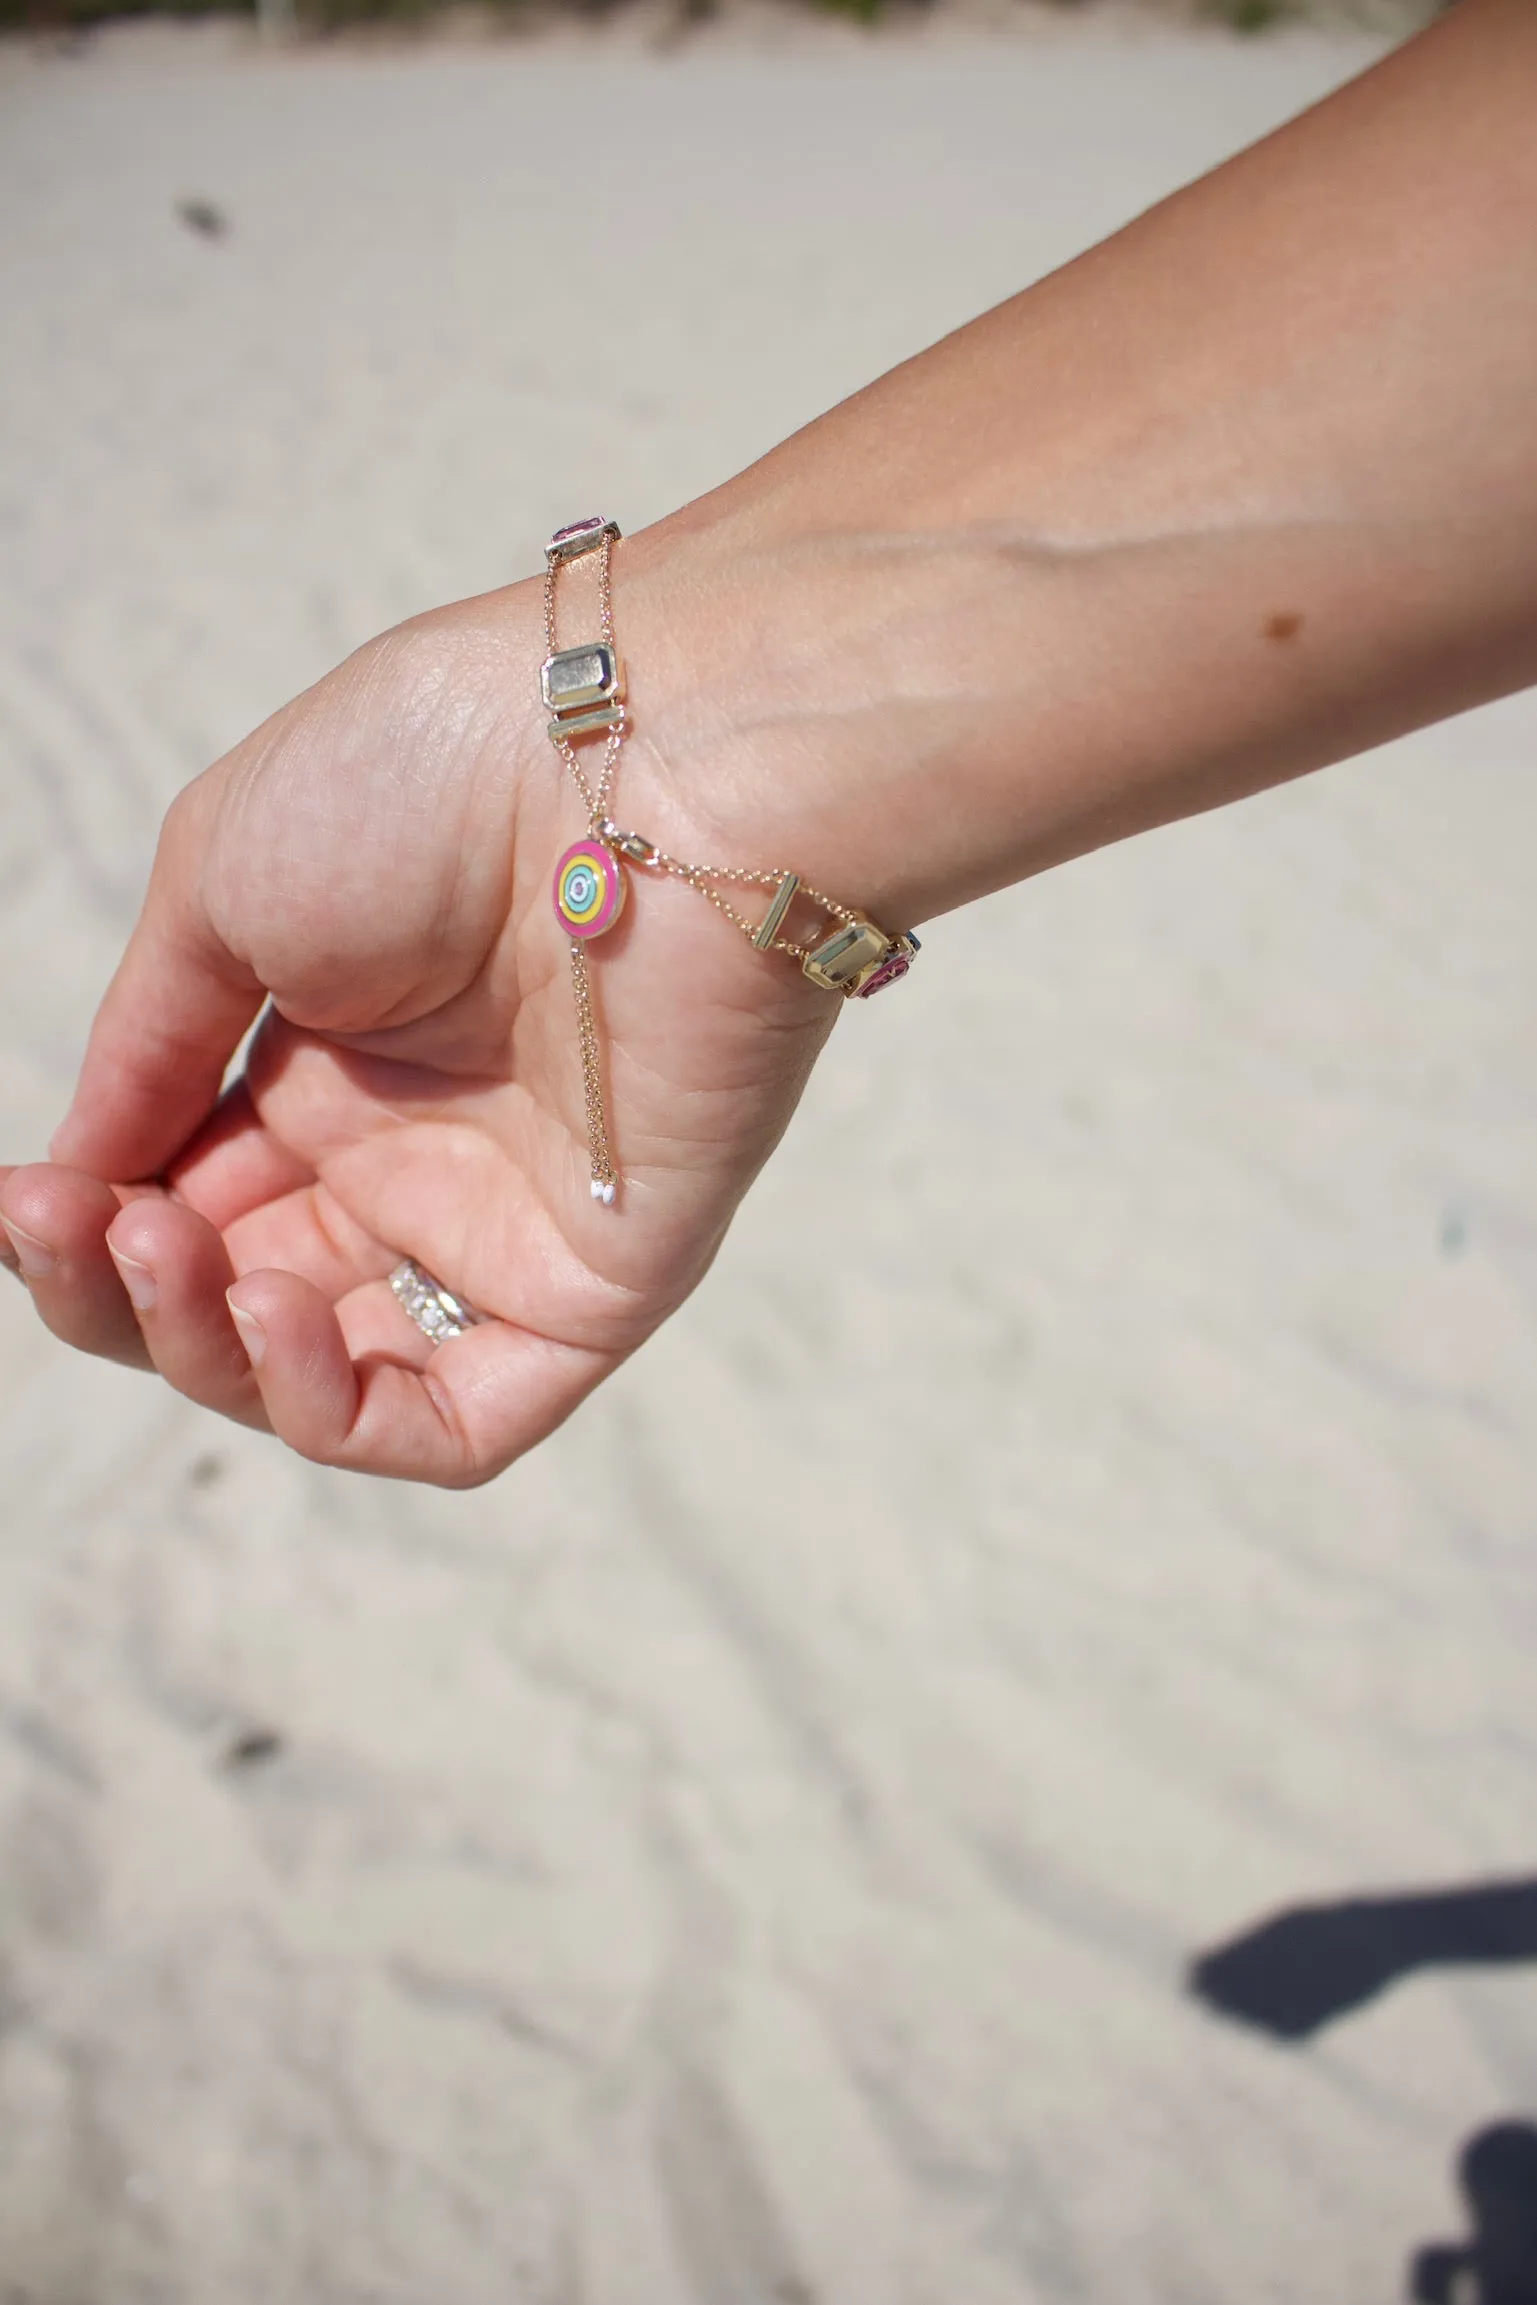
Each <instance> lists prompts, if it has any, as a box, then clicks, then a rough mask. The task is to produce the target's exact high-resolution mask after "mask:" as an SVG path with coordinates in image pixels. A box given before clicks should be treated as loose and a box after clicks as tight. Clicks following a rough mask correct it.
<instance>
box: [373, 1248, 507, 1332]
mask: <svg viewBox="0 0 1537 2305" xmlns="http://www.w3.org/2000/svg"><path fill="white" fill-rule="evenodd" d="M390 1287H391V1288H392V1289H393V1290H394V1292H395V1297H396V1301H397V1302H398V1304H399V1305H400V1306H401V1309H402V1310H403V1311H405V1312H408V1313H409V1314H410V1316H411V1318H412V1320H414V1321H415V1323H416V1325H417V1327H418V1328H419V1329H420V1330H421V1332H422V1335H423V1336H424V1337H430V1338H431V1339H432V1341H433V1343H434V1344H435V1345H441V1344H444V1343H446V1342H447V1340H448V1338H449V1337H462V1336H463V1335H464V1333H465V1331H466V1330H467V1329H472V1328H474V1327H475V1326H476V1325H477V1323H478V1322H480V1321H483V1320H484V1319H485V1317H486V1316H485V1314H484V1313H478V1312H477V1311H476V1310H475V1307H474V1306H473V1305H467V1304H466V1303H465V1301H464V1299H463V1297H456V1296H455V1295H454V1293H453V1290H452V1289H446V1288H445V1287H444V1286H443V1283H442V1282H441V1281H437V1280H434V1279H433V1277H432V1275H431V1273H430V1272H428V1270H427V1268H426V1266H425V1265H419V1264H417V1262H416V1261H415V1259H414V1258H413V1257H403V1258H402V1259H401V1261H400V1263H399V1264H398V1265H397V1266H396V1267H395V1270H394V1271H393V1272H392V1273H391V1275H390Z"/></svg>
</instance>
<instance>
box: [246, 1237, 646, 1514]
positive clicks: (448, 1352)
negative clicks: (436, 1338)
mask: <svg viewBox="0 0 1537 2305" xmlns="http://www.w3.org/2000/svg"><path fill="white" fill-rule="evenodd" d="M364 1300H366V1302H365V1301H364ZM229 1301H230V1306H231V1309H232V1311H233V1312H234V1314H235V1319H236V1325H237V1327H238V1328H239V1330H240V1332H241V1335H242V1337H243V1338H244V1340H245V1343H246V1347H247V1350H248V1351H249V1353H250V1355H251V1359H252V1365H253V1366H254V1368H255V1371H256V1380H257V1383H258V1384H259V1385H260V1387H261V1393H262V1399H263V1401H264V1402H265V1404H266V1410H267V1415H268V1418H269V1420H270V1422H271V1425H272V1429H273V1431H274V1432H275V1433H277V1434H278V1435H279V1436H280V1437H281V1438H282V1439H283V1440H285V1441H287V1443H288V1445H289V1446H290V1448H293V1449H296V1450H297V1451H298V1452H299V1454H300V1455H301V1456H305V1457H310V1458H313V1459H314V1460H315V1461H316V1462H317V1463H319V1464H326V1465H337V1466H341V1467H343V1468H345V1469H347V1470H349V1471H352V1472H362V1473H377V1474H382V1475H385V1476H387V1477H389V1478H391V1479H395V1480H408V1481H430V1482H433V1483H435V1484H436V1485H437V1486H439V1487H441V1488H473V1487H475V1486H477V1485H478V1484H479V1483H480V1482H482V1481H487V1480H490V1479H491V1478H492V1477H493V1475H494V1474H496V1473H499V1472H501V1471H502V1470H503V1469H504V1468H505V1467H506V1466H507V1465H509V1464H511V1463H512V1461H513V1459H514V1458H515V1457H518V1456H521V1455H522V1454H523V1452H524V1451H525V1450H526V1449H530V1448H532V1447H533V1446H534V1444H535V1442H536V1441H540V1440H543V1439H544V1438H545V1436H546V1434H548V1433H550V1432H553V1431H554V1429H555V1427H556V1426H557V1425H558V1424H561V1423H562V1422H563V1421H564V1420H565V1418H567V1417H568V1416H569V1415H570V1414H571V1411H572V1410H573V1409H574V1408H575V1407H576V1406H577V1404H578V1402H579V1401H581V1400H583V1399H585V1397H586V1395H587V1394H588V1393H590V1392H591V1391H592V1389H593V1387H594V1385H596V1384H598V1383H599V1382H600V1380H601V1379H602V1378H603V1377H605V1376H606V1375H607V1374H608V1373H609V1371H610V1370H611V1369H612V1368H613V1366H614V1365H615V1362H616V1360H617V1358H618V1355H616V1354H614V1353H600V1352H595V1351H593V1350H592V1349H591V1348H589V1347H586V1346H579V1345H567V1344H562V1343H559V1342H558V1341H556V1340H554V1339H551V1338H548V1337H540V1336H535V1335H533V1334H532V1333H531V1332H530V1331H529V1330H526V1329H517V1328H513V1327H511V1326H509V1325H508V1324H507V1323H504V1322H501V1321H488V1322H486V1323H485V1324H484V1326H482V1327H479V1328H474V1329H471V1330H469V1331H468V1333H467V1334H466V1335H464V1336H461V1337H454V1338H451V1339H450V1340H449V1341H448V1342H447V1343H445V1344H442V1345H439V1346H437V1347H436V1348H435V1349H433V1350H432V1351H431V1352H430V1353H429V1354H428V1355H427V1357H426V1359H425V1362H424V1363H423V1361H422V1353H421V1347H422V1345H423V1344H424V1343H425V1342H426V1340H425V1339H424V1338H422V1337H421V1335H420V1332H419V1331H417V1332H415V1336H414V1338H412V1337H409V1336H407V1335H406V1334H405V1331H406V1330H411V1329H413V1328H414V1324H413V1323H411V1322H409V1321H408V1320H407V1317H406V1315H405V1314H404V1313H403V1312H400V1310H399V1308H398V1307H396V1308H395V1312H396V1320H395V1323H394V1325H393V1327H392V1328H390V1329H389V1330H388V1331H385V1330H383V1329H381V1327H380V1326H379V1324H380V1323H381V1322H382V1320H383V1318H384V1308H383V1307H382V1305H381V1303H380V1301H379V1296H378V1292H377V1291H374V1290H364V1291H359V1295H358V1301H357V1303H356V1304H354V1303H351V1302H349V1303H347V1304H345V1305H344V1306H343V1307H342V1308H341V1310H340V1315H339V1312H338V1308H336V1307H335V1306H333V1305H331V1304H329V1303H328V1302H327V1300H326V1298H325V1297H324V1296H323V1295H322V1294H321V1292H320V1290H319V1289H317V1288H315V1287H314V1286H313V1285H312V1284H311V1283H309V1282H307V1281H302V1280H299V1279H297V1278H296V1277H295V1276H294V1275H293V1274H291V1273H281V1272H262V1273H247V1274H246V1275H245V1277H244V1278H243V1279H242V1280H239V1281H237V1282H236V1283H235V1286H234V1287H233V1288H232V1289H231V1291H230V1293H229ZM344 1319H345V1320H347V1321H348V1322H351V1323H355V1324H356V1326H357V1332H358V1335H359V1336H360V1337H361V1336H363V1335H364V1334H388V1335H390V1336H393V1337H396V1338H398V1339H399V1343H398V1347H397V1348H394V1349H391V1348H390V1347H388V1346H384V1347H378V1346H376V1347H373V1348H371V1349H368V1350H364V1351H362V1352H361V1353H360V1354H359V1355H358V1357H357V1358H356V1359H354V1357H353V1354H352V1351H351V1350H350V1349H349V1340H348V1336H347V1334H346V1332H345V1331H344V1326H343V1322H344Z"/></svg>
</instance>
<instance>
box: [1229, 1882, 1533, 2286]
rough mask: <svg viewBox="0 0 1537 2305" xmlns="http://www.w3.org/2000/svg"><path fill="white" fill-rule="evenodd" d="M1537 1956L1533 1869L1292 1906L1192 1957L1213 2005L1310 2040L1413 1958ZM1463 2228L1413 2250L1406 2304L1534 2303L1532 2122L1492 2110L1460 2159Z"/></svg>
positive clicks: (1431, 1961) (1469, 1960)
mask: <svg viewBox="0 0 1537 2305" xmlns="http://www.w3.org/2000/svg"><path fill="white" fill-rule="evenodd" d="M1532 1960H1537V1880H1527V1881H1503V1882H1493V1883H1486V1884H1484V1885H1482V1886H1480V1887H1476V1888H1471V1889H1443V1890H1435V1891H1429V1892H1425V1893H1421V1894H1418V1895H1410V1896H1401V1897H1351V1898H1348V1899H1346V1900H1345V1901H1344V1902H1342V1903H1340V1904H1337V1905H1297V1906H1293V1907H1292V1908H1291V1909H1290V1910H1289V1911H1287V1912H1284V1913H1277V1914H1276V1915H1275V1916H1274V1918H1273V1919H1271V1920H1269V1921H1262V1922H1261V1923H1260V1925H1259V1927H1258V1928H1256V1929H1249V1930H1246V1931H1245V1933H1244V1934H1243V1936H1241V1937H1235V1938H1234V1939H1233V1940H1232V1942H1231V1943H1230V1944H1226V1945H1218V1946H1217V1947H1216V1948H1215V1949H1214V1950H1213V1951H1211V1952H1209V1953H1202V1954H1199V1955H1198V1956H1197V1957H1196V1959H1195V1960H1193V1961H1192V1962H1191V1964H1190V1973H1189V1983H1190V1990H1191V1991H1192V1993H1194V1994H1195V1995H1196V1997H1197V1998H1198V1999H1199V2000H1202V2001H1204V2002H1205V2003H1206V2004H1207V2006H1208V2007H1209V2008H1212V2009H1216V2010H1219V2011H1220V2012H1221V2014H1222V2015H1223V2016H1225V2017H1235V2018H1237V2019H1239V2020H1240V2021H1241V2022H1242V2023H1243V2024H1246V2025H1253V2026H1256V2027H1257V2028H1258V2029H1259V2030H1260V2031H1261V2032H1265V2033H1270V2034H1272V2035H1273V2036H1274V2037H1275V2038H1276V2039H1277V2040H1280V2041H1305V2040H1308V2039H1309V2038H1310V2037H1311V2036H1312V2035H1313V2034H1315V2033H1317V2032H1319V2031H1321V2030H1322V2028H1323V2027H1324V2026H1325V2025H1328V2024H1330V2023H1332V2022H1333V2020H1334V2019H1335V2018H1336V2017H1342V2016H1344V2015H1345V2014H1346V2012H1347V2011H1349V2010H1351V2009H1359V2008H1360V2007H1361V2006H1362V2004H1363V2003H1364V2002H1367V2001H1371V2000H1374V1999H1375V1998H1376V1996H1377V1995H1378V1994H1379V1993H1382V1992H1385V1991H1386V1990H1387V1988H1388V1986H1389V1985H1392V1984H1395V1983H1396V1982H1397V1980H1398V1979H1399V1978H1400V1977H1407V1976H1411V1975H1412V1974H1413V1973H1414V1972H1415V1971H1416V1970H1420V1969H1444V1968H1452V1967H1457V1966H1461V1965H1463V1964H1489V1963H1496V1964H1500V1965H1504V1964H1507V1963H1511V1962H1516V1961H1532ZM1458 2176H1459V2178H1460V2180H1461V2185H1462V2192H1463V2197H1464V2199H1465V2201H1466V2203H1467V2212H1468V2225H1469V2233H1468V2238H1467V2239H1466V2240H1465V2241H1436V2242H1429V2243H1427V2244H1426V2245H1425V2247H1424V2248H1422V2249H1418V2250H1416V2252H1415V2254H1414V2256H1413V2257H1412V2258H1411V2259H1410V2262H1409V2270H1408V2279H1407V2284H1406V2295H1407V2297H1408V2298H1409V2299H1410V2301H1411V2305H1537V2126H1534V2125H1533V2124H1532V2123H1531V2122H1529V2121H1499V2122H1496V2123H1494V2124H1493V2126H1491V2127H1490V2128H1487V2129H1481V2130H1480V2131H1479V2132H1478V2134H1477V2136H1475V2137H1473V2138H1470V2139H1469V2141H1468V2143H1467V2144H1466V2145H1465V2146H1464V2148H1463V2151H1462V2155H1461V2158H1460V2160H1459V2162H1458Z"/></svg>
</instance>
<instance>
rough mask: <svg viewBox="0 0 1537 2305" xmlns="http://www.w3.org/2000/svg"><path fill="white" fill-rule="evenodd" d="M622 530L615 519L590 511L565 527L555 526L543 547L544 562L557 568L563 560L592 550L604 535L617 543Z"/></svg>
mask: <svg viewBox="0 0 1537 2305" xmlns="http://www.w3.org/2000/svg"><path fill="white" fill-rule="evenodd" d="M621 533H622V531H621V529H620V526H619V523H618V521H617V520H605V519H604V518H603V516H602V514H601V513H596V512H594V513H592V514H590V515H589V516H588V518H587V519H586V520H573V521H571V522H570V523H569V524H568V525H567V526H566V527H565V528H557V529H556V531H555V534H554V535H553V536H552V537H551V538H550V541H549V543H548V544H547V545H546V546H545V548H544V557H545V563H546V565H547V566H548V567H550V568H559V567H560V566H561V564H562V563H563V562H564V561H567V560H579V559H580V558H581V556H582V554H583V553H584V552H594V551H596V549H597V547H598V546H599V545H600V544H601V543H602V542H603V539H604V537H605V536H606V537H608V538H609V540H610V541H611V542H612V543H614V544H617V543H618V542H619V539H620V535H621Z"/></svg>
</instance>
